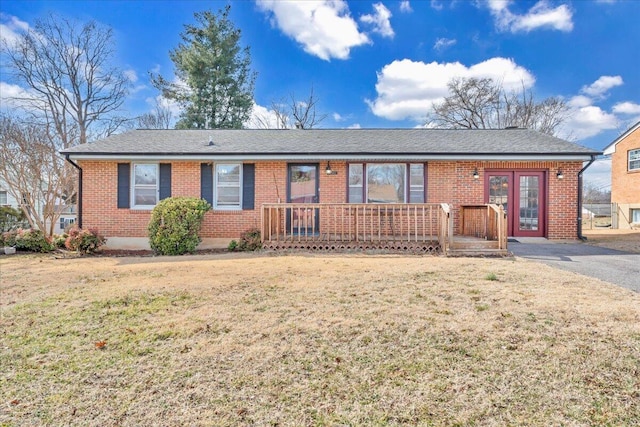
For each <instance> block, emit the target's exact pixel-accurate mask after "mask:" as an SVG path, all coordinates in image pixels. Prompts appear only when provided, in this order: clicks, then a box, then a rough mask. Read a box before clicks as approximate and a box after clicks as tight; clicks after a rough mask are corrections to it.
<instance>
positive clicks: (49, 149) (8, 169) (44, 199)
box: [0, 115, 74, 236]
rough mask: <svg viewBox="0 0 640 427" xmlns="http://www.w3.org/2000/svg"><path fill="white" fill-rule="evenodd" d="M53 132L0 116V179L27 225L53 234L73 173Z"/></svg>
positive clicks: (70, 186) (47, 234)
mask: <svg viewBox="0 0 640 427" xmlns="http://www.w3.org/2000/svg"><path fill="white" fill-rule="evenodd" d="M56 139H57V136H56V135H55V134H54V133H52V132H49V128H47V127H43V126H40V125H38V124H34V123H30V122H26V121H20V120H19V119H16V118H15V117H11V116H7V115H2V116H0V141H2V149H1V150H0V179H2V181H4V182H5V183H6V185H7V189H8V191H9V192H10V193H11V195H12V196H13V197H14V198H15V199H16V200H18V201H19V203H20V209H21V210H22V211H23V212H24V214H25V216H26V219H27V221H28V222H29V225H30V226H31V228H34V229H38V230H41V231H42V232H43V233H44V234H45V235H46V236H51V235H53V230H54V227H55V224H56V222H57V221H58V218H59V217H60V209H59V208H58V207H59V206H60V205H61V204H62V203H64V199H65V198H66V197H68V194H67V192H68V189H69V188H72V182H73V180H74V175H73V174H71V173H69V169H70V165H68V164H67V163H66V162H65V161H64V159H63V158H62V157H61V156H60V155H59V154H58V143H57V142H56Z"/></svg>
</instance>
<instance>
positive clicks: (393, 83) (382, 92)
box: [366, 57, 535, 121]
mask: <svg viewBox="0 0 640 427" xmlns="http://www.w3.org/2000/svg"><path fill="white" fill-rule="evenodd" d="M377 74H378V82H377V83H376V91H377V93H378V95H377V98H376V99H375V100H366V102H367V104H368V105H369V107H370V108H371V111H372V112H373V113H374V114H375V115H376V116H379V117H384V118H387V119H391V120H403V119H412V120H416V121H422V120H424V119H425V117H426V116H427V114H428V113H429V112H430V111H431V108H432V105H433V103H434V102H441V101H442V100H443V99H444V97H445V96H447V95H448V89H447V83H449V81H450V80H451V79H452V78H455V77H460V78H470V77H476V78H485V77H487V78H492V79H495V80H496V81H499V82H501V83H502V85H503V87H504V88H505V89H506V90H511V89H521V88H522V85H524V86H525V88H529V87H531V86H533V84H534V82H535V78H534V76H533V75H532V74H531V73H530V72H529V71H528V70H527V69H525V68H524V67H521V66H519V65H517V64H516V63H515V62H514V61H513V60H511V59H506V58H499V57H498V58H491V59H489V60H487V61H484V62H480V63H478V64H475V65H473V66H471V67H467V66H465V65H463V64H461V63H459V62H452V63H438V62H432V63H428V64H427V63H424V62H419V61H411V60H409V59H403V60H401V61H393V62H392V63H390V64H387V65H385V66H384V67H383V68H382V70H381V71H380V72H378V73H377Z"/></svg>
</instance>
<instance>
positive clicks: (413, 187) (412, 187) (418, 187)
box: [406, 163, 426, 203]
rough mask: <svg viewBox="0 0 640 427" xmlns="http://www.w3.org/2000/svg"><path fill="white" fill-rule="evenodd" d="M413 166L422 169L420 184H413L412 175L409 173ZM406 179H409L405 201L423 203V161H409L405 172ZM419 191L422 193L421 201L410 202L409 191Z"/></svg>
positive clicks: (424, 179)
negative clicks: (406, 199)
mask: <svg viewBox="0 0 640 427" xmlns="http://www.w3.org/2000/svg"><path fill="white" fill-rule="evenodd" d="M414 166H419V167H420V169H421V170H422V175H421V177H422V184H415V183H414V182H413V181H412V178H413V175H412V174H411V169H412V168H413V167H414ZM407 175H408V176H407V179H408V180H409V194H408V195H407V196H408V197H407V198H408V199H409V200H408V202H406V203H424V202H425V194H424V185H425V183H426V178H425V175H424V163H409V169H408V173H407ZM418 191H419V192H420V194H421V195H422V201H421V202H412V201H411V193H413V192H418Z"/></svg>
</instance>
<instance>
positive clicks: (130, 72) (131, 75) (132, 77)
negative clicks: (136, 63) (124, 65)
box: [122, 69, 138, 83]
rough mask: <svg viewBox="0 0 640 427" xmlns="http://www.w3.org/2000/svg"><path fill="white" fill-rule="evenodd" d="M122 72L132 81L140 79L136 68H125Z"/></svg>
mask: <svg viewBox="0 0 640 427" xmlns="http://www.w3.org/2000/svg"><path fill="white" fill-rule="evenodd" d="M122 73H123V74H124V76H125V77H126V78H127V80H129V81H130V82H131V83H135V82H137V81H138V74H137V73H136V71H135V70H132V69H128V70H124V71H123V72H122Z"/></svg>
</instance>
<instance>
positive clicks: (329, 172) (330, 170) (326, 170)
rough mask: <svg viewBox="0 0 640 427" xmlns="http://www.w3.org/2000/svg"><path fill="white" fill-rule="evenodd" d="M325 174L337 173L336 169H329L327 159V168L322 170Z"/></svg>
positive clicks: (329, 165)
mask: <svg viewBox="0 0 640 427" xmlns="http://www.w3.org/2000/svg"><path fill="white" fill-rule="evenodd" d="M324 171H325V172H326V173H327V175H338V171H334V170H333V169H331V164H329V161H327V168H326V169H325V170H324Z"/></svg>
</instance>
